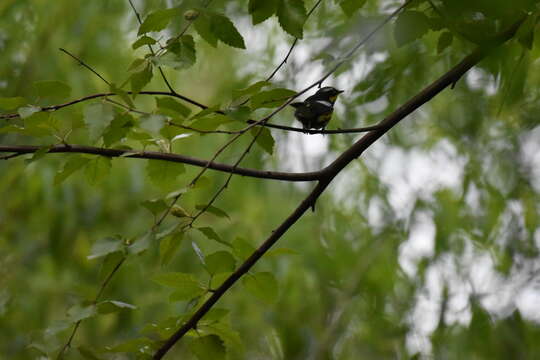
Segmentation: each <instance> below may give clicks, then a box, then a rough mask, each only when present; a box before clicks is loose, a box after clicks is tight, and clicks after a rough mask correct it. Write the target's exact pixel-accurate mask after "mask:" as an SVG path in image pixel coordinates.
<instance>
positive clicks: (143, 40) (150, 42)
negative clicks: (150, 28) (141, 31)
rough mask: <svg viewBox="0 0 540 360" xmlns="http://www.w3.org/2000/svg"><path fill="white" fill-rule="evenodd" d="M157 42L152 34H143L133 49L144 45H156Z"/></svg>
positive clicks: (133, 45)
mask: <svg viewBox="0 0 540 360" xmlns="http://www.w3.org/2000/svg"><path fill="white" fill-rule="evenodd" d="M155 43H156V40H154V39H153V38H151V37H150V36H146V35H143V36H141V37H140V38H138V39H137V40H136V41H135V42H134V43H133V44H132V45H131V48H132V49H133V50H136V49H138V48H140V47H141V46H144V45H154V44H155Z"/></svg>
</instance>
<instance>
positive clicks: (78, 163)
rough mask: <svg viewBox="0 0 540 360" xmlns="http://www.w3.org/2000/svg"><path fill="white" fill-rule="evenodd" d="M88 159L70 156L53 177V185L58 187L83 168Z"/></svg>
mask: <svg viewBox="0 0 540 360" xmlns="http://www.w3.org/2000/svg"><path fill="white" fill-rule="evenodd" d="M89 161H90V159H87V158H83V157H82V156H72V157H71V158H70V159H69V160H68V161H67V162H66V163H65V164H64V168H63V169H62V171H59V172H58V173H57V174H56V175H55V177H54V184H55V185H58V184H60V183H62V182H63V181H64V180H65V179H67V178H68V177H69V176H70V175H71V174H73V173H74V172H75V171H77V170H79V169H81V168H82V167H83V166H85V165H86V164H87V163H88V162H89Z"/></svg>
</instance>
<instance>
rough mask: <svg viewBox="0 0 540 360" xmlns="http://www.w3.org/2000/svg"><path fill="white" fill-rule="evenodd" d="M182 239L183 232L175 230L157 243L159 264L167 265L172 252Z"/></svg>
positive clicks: (172, 254) (174, 251) (176, 248)
mask: <svg viewBox="0 0 540 360" xmlns="http://www.w3.org/2000/svg"><path fill="white" fill-rule="evenodd" d="M183 239H184V232H180V231H179V232H175V233H173V234H172V235H170V236H167V237H165V238H163V239H162V240H161V242H160V243H159V258H160V261H161V265H167V264H169V263H170V262H171V260H172V258H173V256H174V254H175V253H176V251H177V250H178V248H179V247H180V244H182V240H183Z"/></svg>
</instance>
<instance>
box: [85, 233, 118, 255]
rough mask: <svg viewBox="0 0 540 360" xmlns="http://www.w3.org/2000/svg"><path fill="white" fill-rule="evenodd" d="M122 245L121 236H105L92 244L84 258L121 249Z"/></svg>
mask: <svg viewBox="0 0 540 360" xmlns="http://www.w3.org/2000/svg"><path fill="white" fill-rule="evenodd" d="M123 247H124V242H123V240H122V239H121V238H118V237H106V238H104V239H101V240H98V241H96V242H95V243H94V245H92V249H91V250H90V255H88V256H87V257H86V258H87V259H88V260H92V259H97V258H100V257H103V256H106V255H109V254H112V253H115V252H118V251H122V250H123Z"/></svg>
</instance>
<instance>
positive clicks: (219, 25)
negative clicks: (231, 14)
mask: <svg viewBox="0 0 540 360" xmlns="http://www.w3.org/2000/svg"><path fill="white" fill-rule="evenodd" d="M210 28H211V31H212V32H213V34H214V36H215V37H216V38H218V39H219V40H220V41H222V42H223V43H225V44H227V45H229V46H232V47H235V48H240V49H245V48H246V44H245V43H244V38H243V37H242V35H240V33H239V32H238V30H237V29H236V27H235V26H234V24H233V22H232V21H231V20H230V19H229V18H228V17H226V16H225V15H222V14H217V13H211V15H210Z"/></svg>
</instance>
